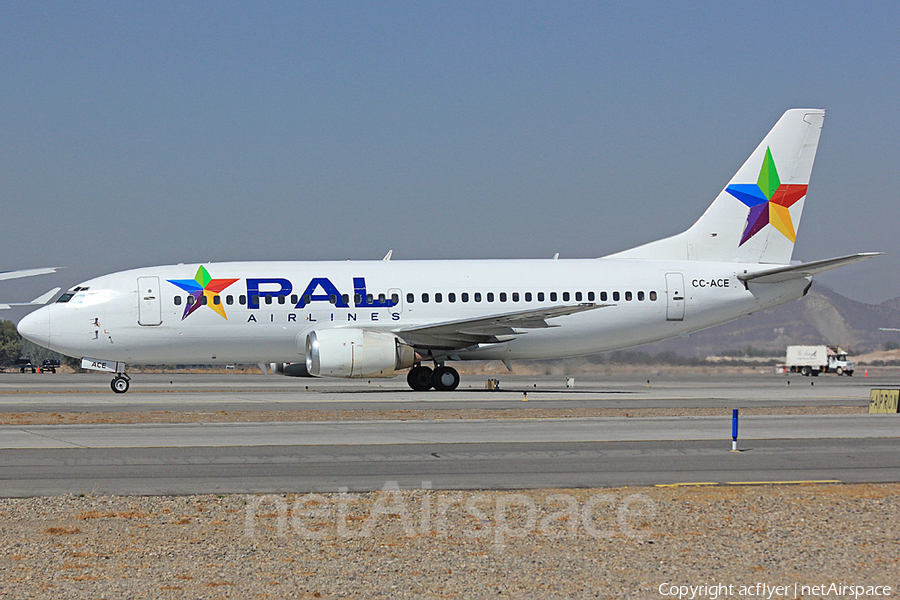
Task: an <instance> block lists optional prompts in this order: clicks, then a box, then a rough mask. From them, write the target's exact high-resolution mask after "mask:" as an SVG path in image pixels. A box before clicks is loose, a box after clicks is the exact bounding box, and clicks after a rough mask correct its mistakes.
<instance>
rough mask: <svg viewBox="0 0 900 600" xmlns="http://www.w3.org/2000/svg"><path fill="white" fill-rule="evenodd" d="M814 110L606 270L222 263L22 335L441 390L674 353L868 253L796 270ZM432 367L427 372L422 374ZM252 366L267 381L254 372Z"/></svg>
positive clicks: (816, 125) (121, 370)
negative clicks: (467, 370) (674, 225)
mask: <svg viewBox="0 0 900 600" xmlns="http://www.w3.org/2000/svg"><path fill="white" fill-rule="evenodd" d="M824 115H825V113H824V111H822V110H818V109H793V110H789V111H787V112H786V113H785V114H784V116H782V117H781V119H780V120H779V121H778V122H777V123H776V124H775V127H773V129H772V130H771V131H770V132H769V134H768V135H767V136H766V137H765V138H764V139H763V141H762V143H761V144H760V145H759V146H758V147H757V148H756V150H755V151H754V152H753V153H752V154H751V155H750V157H749V158H748V159H747V161H746V162H745V163H744V165H743V166H742V167H741V168H740V169H739V170H738V171H737V173H736V174H735V175H734V177H733V178H732V179H731V181H730V182H729V183H728V185H726V186H725V188H724V189H723V190H722V192H721V193H720V194H719V195H718V196H717V197H716V198H715V200H714V201H713V203H712V204H711V205H710V206H709V208H708V209H707V210H706V212H705V213H704V214H703V215H702V216H701V217H700V219H699V220H697V222H696V223H694V225H693V226H691V227H690V228H689V229H688V230H687V231H685V232H683V233H680V234H678V235H675V236H673V237H669V238H666V239H663V240H659V241H656V242H651V243H649V244H644V245H643V246H639V247H637V248H633V249H631V250H626V251H623V252H619V253H616V254H612V255H609V256H605V257H603V258H593V259H568V260H556V257H554V259H546V260H535V259H526V260H432V261H404V260H392V253H391V252H389V253H388V254H387V255H386V256H385V257H384V260H376V261H330V262H228V263H213V264H196V263H195V264H180V265H170V266H160V267H147V268H143V269H134V270H131V271H123V272H119V273H113V274H111V275H106V276H103V277H98V278H96V279H92V280H90V281H86V282H84V283H81V284H79V285H77V286H75V287H73V288H71V289H70V290H69V291H68V292H66V293H65V294H63V295H62V296H61V297H60V298H59V300H57V302H56V303H54V304H51V305H50V306H47V307H45V308H41V309H39V310H37V311H35V312H33V313H32V314H30V315H28V316H27V317H25V318H24V319H22V320H21V321H20V322H19V332H20V333H21V334H22V335H23V336H25V337H26V338H28V339H29V340H31V341H33V342H35V343H37V344H40V345H42V346H46V347H48V348H51V349H53V350H56V351H58V352H61V353H63V354H67V355H70V356H74V357H82V366H84V367H85V368H89V369H97V370H101V371H107V372H111V373H113V374H114V375H115V377H114V379H113V380H112V383H111V387H112V389H113V390H114V391H116V392H125V391H127V390H128V387H129V379H130V378H129V377H128V375H127V374H126V373H125V364H126V363H138V364H142V363H143V364H146V363H155V364H159V363H168V364H173V363H256V364H261V365H265V364H271V365H272V366H273V370H274V371H275V372H277V373H282V374H285V375H294V376H300V377H347V378H370V377H391V376H393V375H395V374H396V372H397V371H399V370H404V369H409V372H408V374H407V382H408V383H409V386H410V387H411V388H412V389H414V390H428V389H431V388H433V389H436V390H442V391H446V390H453V389H455V388H456V387H457V386H458V385H459V374H458V373H457V371H456V370H455V369H454V368H453V367H451V366H450V365H449V364H448V363H450V362H452V361H457V360H502V361H508V360H515V359H535V358H561V357H569V356H578V355H584V354H592V353H595V352H602V351H606V350H616V349H621V348H628V347H631V346H637V345H639V344H644V343H648V342H655V341H658V340H663V339H667V338H672V337H676V336H680V335H684V334H687V333H691V332H694V331H698V330H701V329H705V328H707V327H712V326H714V325H718V324H721V323H725V322H728V321H731V320H733V319H737V318H739V317H741V316H744V315H748V314H751V313H753V312H757V311H759V310H763V309H766V308H769V307H772V306H777V305H779V304H783V303H785V302H789V301H791V300H795V299H797V298H800V297H802V296H803V295H805V294H806V292H807V291H808V290H809V287H810V285H812V276H813V275H815V274H816V273H821V272H823V271H827V270H829V269H834V268H836V267H839V266H842V265H846V264H849V263H852V262H856V261H860V260H865V259H867V258H871V257H872V256H876V254H877V253H863V254H854V255H851V256H843V257H838V258H830V259H825V260H817V261H813V262H809V263H803V264H800V263H792V262H791V254H792V252H793V248H794V242H795V240H796V237H797V228H798V226H799V224H800V217H801V213H802V211H803V207H804V204H805V202H806V193H807V189H808V185H809V181H810V174H811V172H812V166H813V161H814V159H815V155H816V148H817V146H818V141H819V134H820V132H821V129H822V123H823V120H824ZM429 363H430V364H432V366H428V364H429ZM263 368H264V369H265V367H263Z"/></svg>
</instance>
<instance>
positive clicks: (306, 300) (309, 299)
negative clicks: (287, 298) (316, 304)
mask: <svg viewBox="0 0 900 600" xmlns="http://www.w3.org/2000/svg"><path fill="white" fill-rule="evenodd" d="M310 302H312V295H311V294H303V304H304V305H306V304H309V303H310Z"/></svg>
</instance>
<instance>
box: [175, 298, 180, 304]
mask: <svg viewBox="0 0 900 600" xmlns="http://www.w3.org/2000/svg"><path fill="white" fill-rule="evenodd" d="M175 306H181V296H175Z"/></svg>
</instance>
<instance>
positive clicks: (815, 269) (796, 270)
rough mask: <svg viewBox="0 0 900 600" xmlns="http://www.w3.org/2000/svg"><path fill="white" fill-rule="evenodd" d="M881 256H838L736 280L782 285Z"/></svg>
mask: <svg viewBox="0 0 900 600" xmlns="http://www.w3.org/2000/svg"><path fill="white" fill-rule="evenodd" d="M882 254H884V252H860V253H859V254H850V255H848V256H839V257H838V258H826V259H824V260H814V261H812V262H808V263H803V264H800V265H787V266H784V267H775V268H774V269H766V270H764V271H756V272H754V273H743V274H740V275H738V276H737V278H738V279H740V280H741V281H743V282H745V283H748V282H749V283H782V282H785V281H790V280H791V279H801V278H803V277H811V276H812V275H815V274H816V273H822V272H824V271H830V270H831V269H836V268H838V267H843V266H844V265H849V264H852V263H855V262H859V261H861V260H866V259H869V258H872V257H875V256H881V255H882Z"/></svg>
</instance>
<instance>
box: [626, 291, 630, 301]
mask: <svg viewBox="0 0 900 600" xmlns="http://www.w3.org/2000/svg"><path fill="white" fill-rule="evenodd" d="M625 300H626V301H627V302H631V292H625Z"/></svg>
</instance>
